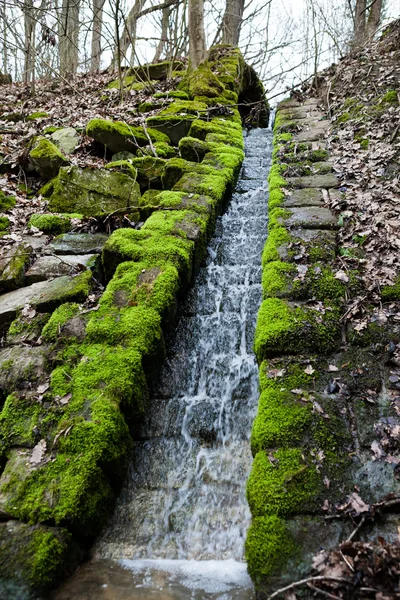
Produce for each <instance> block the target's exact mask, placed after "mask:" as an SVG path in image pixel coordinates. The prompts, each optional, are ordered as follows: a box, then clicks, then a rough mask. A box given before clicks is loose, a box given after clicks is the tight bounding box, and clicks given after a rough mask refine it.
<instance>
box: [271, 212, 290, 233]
mask: <svg viewBox="0 0 400 600" xmlns="http://www.w3.org/2000/svg"><path fill="white" fill-rule="evenodd" d="M290 215H291V213H290V212H289V211H288V210H285V209H284V208H274V209H273V210H271V212H270V215H269V221H268V231H269V232H272V231H273V230H274V229H280V228H281V227H282V226H283V224H284V221H285V219H287V218H288V217H290Z"/></svg>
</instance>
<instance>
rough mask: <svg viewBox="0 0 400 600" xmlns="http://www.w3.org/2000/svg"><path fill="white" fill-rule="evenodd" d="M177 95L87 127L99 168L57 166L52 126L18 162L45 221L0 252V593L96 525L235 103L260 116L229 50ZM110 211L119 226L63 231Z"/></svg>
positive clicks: (44, 567) (78, 550)
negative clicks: (130, 116)
mask: <svg viewBox="0 0 400 600" xmlns="http://www.w3.org/2000/svg"><path fill="white" fill-rule="evenodd" d="M249 73H250V74H251V77H250V75H249ZM131 79H132V77H131ZM257 86H258V87H257ZM179 87H180V89H179V90H173V91H170V92H169V93H168V94H166V95H165V94H164V95H163V94H159V95H158V96H159V98H157V99H156V100H157V102H158V101H159V100H161V101H162V100H163V98H164V97H165V96H167V97H168V98H171V97H172V98H173V101H172V102H169V103H168V105H167V107H166V108H162V109H161V110H160V111H159V112H158V113H157V115H155V116H154V115H153V116H150V117H149V118H147V120H145V121H144V124H143V126H140V127H137V126H136V127H134V126H130V125H129V124H127V123H126V122H116V121H111V120H104V119H93V120H91V121H90V122H89V123H88V124H87V127H86V135H87V136H88V137H89V138H93V139H94V140H96V142H97V143H98V144H99V145H101V146H103V147H105V149H104V152H106V151H107V153H108V154H107V156H109V161H108V163H107V164H106V165H105V168H101V169H93V168H88V167H81V166H71V165H70V164H69V159H68V151H67V150H66V145H65V144H67V145H68V136H67V135H65V136H64V137H63V136H60V135H59V134H58V136H55V134H56V133H57V132H53V133H51V132H50V135H51V136H52V137H51V139H49V136H47V137H46V136H43V137H42V138H40V139H38V140H36V141H35V142H34V146H33V149H32V151H31V153H30V161H31V165H32V166H33V168H35V169H36V171H37V172H38V173H39V174H40V175H41V177H42V178H43V179H44V180H49V183H48V184H47V185H46V186H45V187H44V188H42V195H43V196H45V197H47V198H48V210H49V211H51V213H49V212H45V211H43V210H42V211H41V212H40V213H38V214H37V215H34V216H33V217H32V218H31V220H30V227H31V233H30V234H29V235H24V236H22V238H21V239H20V240H18V243H15V244H10V249H9V252H8V254H6V255H3V257H2V258H1V276H0V286H1V290H2V292H3V293H2V295H0V326H1V329H2V332H3V335H4V346H3V348H2V349H0V394H1V402H2V410H1V413H0V421H1V436H0V466H1V476H0V518H1V523H0V577H1V583H0V595H2V594H3V595H4V594H5V595H7V594H8V596H9V597H11V596H12V594H13V593H14V592H13V590H15V589H22V588H23V587H24V586H25V588H26V589H27V590H28V592H29V590H34V591H35V593H37V592H39V593H40V592H43V591H45V590H47V589H49V588H51V587H52V586H54V584H55V583H56V582H57V581H58V580H59V579H60V578H62V577H63V575H65V572H66V571H67V570H68V569H72V568H74V566H75V565H76V563H77V560H79V559H80V557H82V555H83V553H84V551H85V550H86V549H87V548H88V547H89V546H90V544H91V542H92V541H93V539H94V538H95V536H96V535H97V534H98V532H99V531H100V530H101V528H102V527H103V526H104V524H105V522H106V520H107V517H108V515H109V513H110V510H111V509H112V506H113V502H114V499H115V496H116V494H117V493H118V489H119V487H120V484H121V482H122V479H123V476H124V473H125V467H126V463H127V460H128V458H129V453H130V448H131V443H132V435H134V432H135V429H136V428H137V426H138V423H139V422H140V419H141V418H142V416H143V414H144V413H145V412H146V408H147V402H148V391H147V386H148V382H149V381H150V380H151V378H152V377H153V375H154V373H155V372H156V371H157V369H158V367H159V364H160V361H162V360H163V356H164V338H163V336H164V333H165V331H166V330H167V329H168V328H169V327H170V326H171V325H172V323H173V321H174V317H175V314H176V310H177V304H178V302H179V301H180V299H181V298H182V297H183V295H184V293H185V291H186V290H187V288H188V286H189V285H190V283H191V281H192V278H193V274H194V273H195V272H196V269H197V268H198V266H199V265H200V262H201V260H202V258H203V256H204V252H205V249H206V245H207V241H208V239H209V237H210V235H211V233H212V232H213V229H214V224H215V219H216V217H217V215H218V214H220V212H221V211H222V209H223V207H224V203H225V201H226V199H227V198H228V197H229V194H230V191H231V189H232V186H233V184H234V182H235V180H236V178H237V175H238V173H239V170H240V166H241V163H242V160H243V156H244V154H243V136H242V121H241V116H240V113H239V110H238V106H237V104H238V97H239V95H240V96H241V97H242V98H245V96H246V89H247V88H248V89H249V94H250V98H251V101H252V102H255V101H259V102H261V104H260V110H259V113H258V116H257V118H258V119H259V121H261V122H262V121H263V120H264V121H265V120H266V119H267V118H268V110H267V108H266V105H265V101H264V98H263V89H262V85H261V84H260V82H259V81H258V79H256V78H255V75H254V73H253V72H252V71H251V70H250V69H249V68H248V67H247V66H246V65H245V64H244V62H243V59H242V57H241V55H240V53H239V51H238V50H237V49H233V48H229V47H219V48H215V49H213V50H212V53H211V55H210V62H209V63H205V64H203V65H202V66H201V67H200V68H199V69H198V71H196V72H194V73H192V74H191V76H188V77H185V78H184V80H183V82H182V83H181V84H180V86H179ZM256 88H257V89H258V92H257V89H256ZM257 94H258V96H257ZM153 107H154V105H153V104H152V106H151V107H150V108H153ZM148 108H149V107H147V108H146V107H143V111H146V109H148ZM245 116H246V117H247V118H250V116H251V118H253V116H254V111H253V113H251V115H250V113H248V114H247V115H245ZM75 134H76V132H75V133H74V132H73V131H72V132H69V135H70V136H72V137H73V136H74V135H75ZM54 136H55V137H54ZM61 138H63V143H64V146H63V148H61V147H60V139H61ZM56 142H58V144H57V143H56ZM70 143H71V140H70ZM72 147H74V142H73V140H72ZM0 200H1V199H0ZM3 210H6V209H5V208H4V206H3ZM116 214H117V215H118V214H120V215H121V216H123V217H124V218H125V219H126V220H127V222H128V223H130V224H131V225H133V226H132V227H128V228H120V229H118V230H116V231H114V232H113V233H112V234H111V235H110V236H107V234H106V233H97V234H90V233H84V234H82V233H81V234H80V233H74V232H73V231H71V230H73V228H74V226H76V223H77V222H79V221H80V220H81V219H82V218H84V219H85V218H86V219H89V218H100V217H101V218H105V220H107V218H108V216H112V215H113V216H115V215H116ZM40 231H42V232H45V233H46V234H50V236H51V237H50V238H48V237H46V236H43V235H42V236H40ZM37 232H39V235H37ZM57 233H58V234H59V235H57V236H56V237H53V235H54V234H57ZM35 234H36V235H35ZM102 286H105V289H104V293H102V294H100V297H99V290H100V289H102Z"/></svg>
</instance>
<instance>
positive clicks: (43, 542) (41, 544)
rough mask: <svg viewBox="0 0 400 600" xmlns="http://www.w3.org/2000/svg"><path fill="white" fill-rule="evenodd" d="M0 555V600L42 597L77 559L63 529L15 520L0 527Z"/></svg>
mask: <svg viewBox="0 0 400 600" xmlns="http://www.w3.org/2000/svg"><path fill="white" fill-rule="evenodd" d="M0 555H1V557H2V560H1V562H0V598H9V599H10V600H11V598H12V599H13V600H28V599H29V598H38V597H39V596H38V593H40V596H42V593H43V592H45V591H46V588H47V587H48V585H49V582H53V585H54V583H55V582H56V581H58V580H60V579H61V578H62V577H63V575H65V573H66V571H68V569H70V568H71V561H72V564H74V563H75V561H76V560H77V558H78V555H77V553H76V549H75V552H74V550H73V543H72V539H71V535H70V533H69V532H68V531H67V530H66V529H62V528H60V527H47V526H45V525H28V524H27V523H22V522H20V521H15V520H12V521H6V522H4V523H0ZM33 590H34V591H33Z"/></svg>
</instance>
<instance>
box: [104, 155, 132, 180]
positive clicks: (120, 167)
mask: <svg viewBox="0 0 400 600" xmlns="http://www.w3.org/2000/svg"><path fill="white" fill-rule="evenodd" d="M104 168H105V169H111V170H112V171H121V173H125V175H129V177H132V179H134V180H136V177H137V171H136V169H135V167H134V166H133V164H132V161H130V160H114V161H112V162H109V163H107V164H106V165H104Z"/></svg>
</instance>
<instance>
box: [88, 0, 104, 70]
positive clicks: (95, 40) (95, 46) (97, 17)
mask: <svg viewBox="0 0 400 600" xmlns="http://www.w3.org/2000/svg"><path fill="white" fill-rule="evenodd" d="M103 6H104V0H93V31H92V53H91V60H90V70H91V71H92V72H94V73H98V72H99V71H100V57H101V30H102V27H103Z"/></svg>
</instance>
